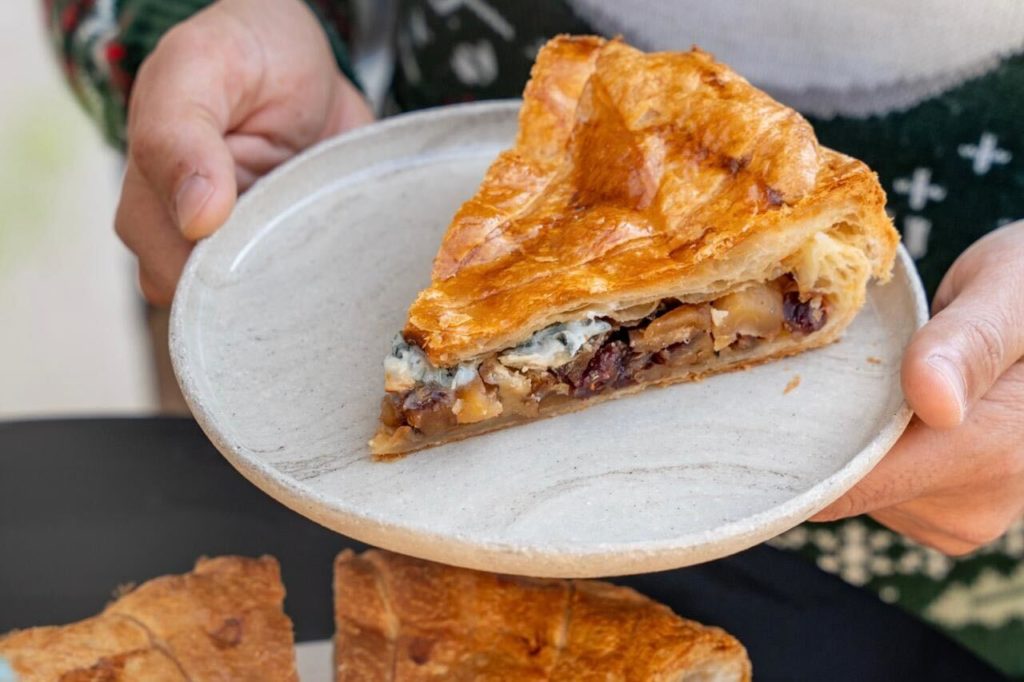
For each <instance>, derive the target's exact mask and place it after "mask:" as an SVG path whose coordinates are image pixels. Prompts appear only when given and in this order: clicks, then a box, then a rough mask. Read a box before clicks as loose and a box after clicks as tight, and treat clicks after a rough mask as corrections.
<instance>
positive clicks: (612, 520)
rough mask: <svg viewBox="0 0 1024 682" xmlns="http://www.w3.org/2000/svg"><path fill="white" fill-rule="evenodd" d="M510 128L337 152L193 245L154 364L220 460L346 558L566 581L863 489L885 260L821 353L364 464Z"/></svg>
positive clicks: (677, 552)
mask: <svg viewBox="0 0 1024 682" xmlns="http://www.w3.org/2000/svg"><path fill="white" fill-rule="evenodd" d="M517 109H518V103H516V102H498V103H483V104H473V105H463V106H457V107H451V108H445V109H437V110H432V111H428V112H424V113H416V114H411V115H406V116H401V117H397V118H394V119H391V120H388V121H386V122H384V123H381V124H378V125H375V126H372V127H369V128H365V129H362V130H359V131H356V132H354V133H352V134H349V135H346V136H343V137H340V138H337V139H334V140H331V141H329V142H327V143H325V144H323V145H321V146H319V147H317V148H315V149H313V150H311V151H309V152H308V153H306V154H304V155H302V156H301V157H298V158H297V159H295V160H294V161H292V162H290V163H289V164H287V165H285V166H284V167H282V168H280V169H278V170H277V171H275V172H274V173H273V174H271V175H270V176H269V177H267V178H266V179H265V180H263V181H262V182H260V183H258V184H257V185H256V186H255V187H254V188H253V189H252V190H251V191H250V192H249V193H248V194H246V195H245V197H244V198H243V199H242V201H241V202H240V203H239V205H238V207H237V209H236V210H235V213H234V215H233V216H232V218H231V220H230V222H229V223H228V224H227V225H225V226H224V228H223V229H221V230H220V231H219V232H217V233H216V234H215V235H214V236H213V237H211V238H210V239H207V240H206V241H204V242H203V243H202V244H200V245H199V246H198V247H197V248H196V249H195V251H194V253H193V255H192V257H191V259H190V260H189V263H188V266H187V267H186V269H185V273H184V275H183V277H182V279H181V283H180V285H179V287H178V292H177V296H176V299H175V304H174V310H173V319H172V324H171V352H172V357H173V360H174V366H175V370H176V372H177V375H178V379H179V382H180V383H181V387H182V389H183V391H184V394H185V398H186V399H187V400H188V403H189V405H190V406H191V408H192V411H193V413H194V414H195V416H196V418H197V419H198V421H199V423H200V424H201V425H202V427H203V429H204V430H205V431H206V433H207V435H208V436H209V437H210V439H211V440H212V441H213V443H214V444H215V445H216V446H217V448H218V449H219V450H220V451H221V452H222V453H223V454H224V456H225V457H227V458H228V459H229V460H230V461H231V463H232V464H233V465H234V466H235V467H236V468H237V469H238V470H239V471H240V472H241V473H242V474H243V475H245V476H246V477H247V478H248V479H249V480H250V481H252V482H253V483H255V484H256V485H257V486H259V487H260V488H262V489H263V490H264V491H266V492H267V493H268V494H270V495H272V496H273V497H275V498H277V499H278V500H280V501H281V502H283V503H284V504H286V505H288V506H289V507H291V508H292V509H294V510H296V511H298V512H299V513H301V514H304V515H306V516H308V517H310V518H312V519H314V520H315V521H317V522H319V523H322V524H323V525H325V526H327V527H329V528H332V529H334V530H336V531H338V532H340V533H343V534H345V535H348V536H350V537H353V538H356V539H358V540H362V541H365V542H367V543H370V544H373V545H377V546H380V547H384V548H387V549H391V550H395V551H398V552H403V553H406V554H411V555H414V556H419V557H423V558H427V559H433V560H436V561H442V562H446V563H450V564H456V565H462V566H468V567H471V568H478V569H485V570H491V571H501V572H506V573H521V574H531V575H538V576H567V577H568V576H575V577H591V576H603V575H613V574H626V573H637V572H646V571H656V570H661V569H667V568H671V567H677V566H683V565H687V564H692V563H697V562H701V561H707V560H709V559H713V558H716V557H720V556H723V555H726V554H729V553H732V552H736V551H739V550H741V549H744V548H746V547H748V546H751V545H753V544H756V543H758V542H761V541H763V540H766V539H768V538H771V537H773V536H775V535H776V534H778V533H780V532H782V531H784V530H786V529H788V528H790V527H792V526H794V525H796V524H798V523H799V522H801V521H802V520H804V519H806V518H807V517H808V516H810V515H811V514H813V513H814V512H815V511H817V510H818V509H820V508H822V507H824V506H825V505H827V504H828V503H829V502H831V501H832V500H834V499H835V498H837V497H838V496H839V495H840V494H842V493H843V492H844V491H845V490H847V489H848V488H849V487H850V486H852V485H853V484H854V483H855V482H856V481H857V480H858V479H860V478H861V477H862V476H864V475H865V474H866V473H867V472H868V471H870V469H871V468H872V467H873V466H874V465H875V464H876V463H877V462H878V460H879V458H880V457H882V455H883V454H884V453H885V452H886V451H887V450H888V448H889V447H890V446H891V445H892V443H893V442H894V441H895V440H896V438H897V437H898V436H899V434H900V433H901V432H902V431H903V429H904V427H905V426H906V424H907V421H908V419H909V417H910V412H909V410H908V408H907V407H906V405H905V403H904V401H903V396H902V394H901V392H900V387H899V359H900V354H901V351H902V349H903V348H904V347H905V345H906V344H907V341H908V339H909V338H910V336H911V334H912V333H913V332H914V330H915V329H916V328H917V327H918V326H920V325H921V324H922V323H923V321H924V320H925V319H926V316H927V313H926V304H925V300H924V296H923V293H922V291H921V287H920V284H919V282H918V280H917V278H916V275H915V274H913V266H912V264H911V263H910V261H909V259H908V258H907V256H906V254H905V253H904V252H902V251H901V254H900V259H899V260H898V262H897V265H896V273H895V277H894V278H893V280H892V282H890V283H889V284H887V285H886V286H882V287H872V288H871V290H870V292H869V295H868V302H867V305H866V306H865V308H864V310H863V311H862V312H861V313H860V315H859V316H858V317H857V319H856V321H855V322H854V323H853V325H852V326H851V327H850V329H849V330H848V331H847V333H846V335H845V337H844V338H843V339H842V340H841V341H840V342H839V343H836V344H834V345H832V346H830V347H828V348H824V349H821V350H817V351H813V352H810V353H806V354H804V355H800V356H797V357H794V358H791V359H788V360H784V361H781V362H775V363H772V364H768V365H764V366H761V367H757V368H755V369H751V370H749V371H745V372H739V373H733V374H727V375H724V376H719V377H714V378H711V379H708V380H706V381H704V382H701V383H696V384H684V385H678V386H673V387H670V388H663V389H658V390H650V391H647V392H646V393H643V394H640V395H637V396H633V397H629V398H626V399H623V400H617V401H611V402H609V403H605V404H602V405H598V406H595V407H593V408H590V409H587V410H584V411H582V412H579V413H576V414H571V415H567V416H563V417H558V418H555V419H549V420H545V421H540V422H537V423H534V424H530V425H527V426H519V427H515V428H512V429H509V430H506V431H501V432H498V433H495V434H491V435H486V436H481V437H477V438H473V439H469V440H467V441H463V442H460V443H456V444H453V445H448V446H444V447H440V448H435V449H431V450H426V451H423V452H420V453H418V454H414V455H412V456H409V457H407V458H405V459H402V460H399V461H397V462H391V463H377V462H374V461H372V460H371V458H370V455H369V451H368V449H367V445H366V441H367V440H368V439H369V438H370V436H371V435H372V434H373V432H374V429H375V427H376V424H377V410H378V405H379V403H380V398H381V396H382V391H383V386H382V382H383V371H382V367H381V362H382V359H383V358H384V356H385V355H386V354H387V353H388V351H389V349H390V344H391V339H392V337H393V335H394V334H395V332H396V331H397V330H399V329H401V327H402V326H403V323H404V320H405V311H406V308H407V306H408V305H409V303H410V302H411V301H412V300H413V297H414V296H415V294H416V292H417V291H418V290H419V289H420V288H422V287H423V286H424V285H426V284H427V283H428V280H429V273H430V266H431V261H432V259H433V257H434V253H435V251H436V250H437V246H438V244H439V241H440V239H441V235H442V234H443V232H444V230H445V228H446V226H447V224H448V220H449V218H450V217H451V215H452V214H453V213H454V211H455V210H456V209H457V208H458V206H459V205H460V203H461V202H463V201H464V200H465V199H467V198H468V197H470V196H471V195H472V194H473V192H474V190H475V189H476V187H477V185H478V183H479V182H480V179H481V177H482V175H483V172H484V170H485V169H486V168H487V165H488V164H489V163H490V161H491V160H492V159H493V158H494V157H495V155H496V154H497V153H498V151H499V150H501V149H502V148H504V147H506V146H508V145H509V144H510V142H511V140H512V138H513V135H514V132H515V126H516V118H515V117H516V112H517ZM797 378H799V385H798V386H796V388H793V389H792V390H790V391H788V392H787V391H786V389H787V386H788V387H791V388H792V385H793V384H795V383H796V380H797Z"/></svg>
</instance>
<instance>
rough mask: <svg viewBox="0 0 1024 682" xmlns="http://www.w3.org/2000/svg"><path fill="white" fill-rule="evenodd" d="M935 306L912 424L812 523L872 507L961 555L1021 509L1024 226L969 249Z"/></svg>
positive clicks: (910, 395)
mask: <svg viewBox="0 0 1024 682" xmlns="http://www.w3.org/2000/svg"><path fill="white" fill-rule="evenodd" d="M933 308H934V312H935V316H934V317H933V318H932V320H931V321H930V322H929V323H928V324H927V325H925V326H924V327H923V328H921V329H920V330H919V331H918V332H917V334H916V335H915V336H914V338H913V340H912V341H911V343H910V345H909V346H908V348H907V351H906V353H905V355H904V357H903V365H902V380H903V392H904V393H905V394H906V396H907V401H908V402H909V403H910V406H911V407H912V408H913V409H914V412H915V417H914V418H913V420H912V421H911V423H910V426H909V427H908V429H907V431H906V432H905V433H904V434H903V436H902V437H901V438H900V440H899V441H898V442H897V443H896V445H895V446H894V447H893V449H892V450H891V451H890V452H889V453H888V454H887V455H886V456H885V458H884V459H883V460H882V461H881V462H880V463H879V464H878V466H877V467H875V469H874V470H873V471H872V472H871V473H870V474H868V476H867V477H865V478H864V479H863V480H862V481H861V482H860V483H858V484H857V485H856V486H855V487H854V488H853V489H852V490H850V491H849V492H847V493H846V494H845V495H844V496H843V497H841V498H840V499H839V500H837V501H836V502H834V503H833V504H831V505H830V506H829V507H827V508H826V509H824V510H823V511H821V512H819V513H818V514H817V515H815V516H814V517H813V518H812V520H813V521H831V520H835V519H840V518H844V517H847V516H854V515H857V514H864V513H868V514H870V515H871V516H873V517H874V518H875V519H876V520H877V521H879V522H880V523H883V524H885V525H886V526H888V527H889V528H891V529H893V530H895V531H897V532H899V533H902V534H904V535H906V536H908V537H910V538H912V539H914V540H917V541H918V542H921V543H923V544H925V545H929V546H931V547H934V548H936V549H938V550H940V551H942V552H945V553H947V554H965V553H967V552H970V551H972V550H974V549H977V548H978V547H980V546H982V545H986V544H988V543H990V542H992V541H993V540H995V539H997V538H998V537H1000V536H1001V535H1002V534H1003V533H1004V532H1005V531H1006V529H1007V528H1008V527H1009V525H1010V524H1011V523H1013V522H1014V521H1016V520H1017V519H1019V518H1020V517H1021V515H1022V513H1024V361H1022V356H1024V221H1021V222H1018V223H1014V224H1012V225H1008V226H1006V227H1003V228H1001V229H999V230H996V231H995V232H993V233H991V234H989V235H987V236H986V237H984V238H983V239H980V240H979V241H978V242H976V243H975V244H974V245H973V246H972V247H971V248H969V249H968V250H967V251H965V252H964V253H963V254H962V255H961V256H960V258H959V259H957V261H956V263H954V264H953V267H952V268H950V270H949V272H948V273H946V277H945V278H944V279H943V281H942V284H941V286H940V287H939V290H938V293H937V295H936V297H935V301H934V304H933Z"/></svg>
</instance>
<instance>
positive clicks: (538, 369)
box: [371, 36, 898, 457]
mask: <svg viewBox="0 0 1024 682" xmlns="http://www.w3.org/2000/svg"><path fill="white" fill-rule="evenodd" d="M884 206H885V193H884V192H883V190H882V188H881V186H880V185H879V183H878V180H877V178H876V176H875V174H874V173H873V172H872V171H871V170H870V169H868V167H867V166H865V165H864V164H863V163H861V162H860V161H857V160H856V159H852V158H850V157H848V156H844V155H843V154H840V153H838V152H835V151H832V150H831V149H827V148H825V147H822V146H820V145H819V144H818V142H817V140H816V138H815V136H814V131H813V130H812V128H811V126H810V124H809V123H808V122H807V121H806V120H804V119H803V118H802V117H801V116H800V115H799V114H797V113H796V112H795V111H793V110H792V109H789V108H788V107H785V106H783V105H782V104H780V103H778V102H776V101H774V100H773V99H771V98H770V97H769V96H768V95H766V94H764V93H763V92H761V91H760V90H757V89H756V88H754V87H753V86H751V85H750V84H749V83H747V81H745V80H744V79H743V78H741V77H740V76H739V75H737V74H736V73H734V72H733V71H732V70H730V69H729V68H728V67H727V66H725V65H723V64H720V63H718V62H716V61H715V60H714V59H713V58H712V57H711V56H710V55H708V54H706V53H704V52H701V51H699V50H697V49H694V50H692V51H690V52H683V53H653V54H645V53H642V52H640V51H638V50H635V49H633V48H631V47H629V46H627V45H625V44H624V43H622V42H620V41H605V40H602V39H600V38H594V37H564V36H563V37H558V38H555V39H553V40H552V41H551V42H549V43H548V44H547V45H546V46H545V47H544V48H543V49H542V50H541V51H540V53H539V54H538V57H537V62H536V64H535V65H534V67H533V72H532V77H531V80H530V82H529V84H528V85H527V87H526V90H525V92H524V95H523V106H522V110H521V112H520V116H519V132H518V135H517V138H516V142H515V145H514V146H513V147H512V148H511V149H509V150H507V151H505V152H503V153H502V154H500V155H499V157H498V158H497V160H495V161H494V163H493V164H492V165H491V167H490V169H489V170H488V171H487V174H486V176H485V177H484V180H483V183H482V184H481V186H480V188H479V189H478V191H477V193H476V195H475V196H474V197H473V198H471V199H470V200H469V201H467V202H466V203H465V204H464V205H463V206H462V208H461V209H460V210H459V211H458V213H457V214H456V215H455V217H454V219H453V221H452V223H451V225H450V226H449V228H448V231H447V233H446V234H445V236H444V240H443V242H442V244H441V247H440V250H439V252H438V254H437V258H436V260H435V261H434V269H433V273H432V281H431V284H430V286H429V287H427V288H426V289H424V290H423V291H422V292H420V294H419V296H418V297H417V298H416V300H415V302H413V304H412V306H411V308H410V309H409V316H408V322H407V324H406V326H405V329H404V330H403V332H402V334H401V335H400V336H399V337H397V338H396V340H395V343H394V345H393V350H392V353H391V355H390V356H389V357H388V358H387V359H386V360H385V390H386V397H385V399H384V401H383V404H382V409H381V425H380V428H379V431H378V433H377V435H376V436H375V437H374V438H373V440H372V441H371V449H372V450H373V452H374V453H375V454H376V455H377V456H380V457H387V456H393V455H398V454H402V453H405V452H409V451H412V450H416V449H419V448H423V447H428V446H431V445H436V444H439V443H443V442H447V441H451V440H456V439H459V438H464V437H466V436H471V435H474V434H478V433H483V432H486V431H491V430H494V429H497V428H502V427H505V426H510V425H513V424H516V423H520V422H523V421H528V420H532V419H537V418H540V417H546V416H551V415H556V414H560V413H564V412H569V411H572V410H577V409H581V408H583V407H586V406H587V405H590V404H593V403H595V402H598V401H601V400H606V399H608V398H613V397H617V396H620V395H623V394H627V393H631V392H635V391H639V390H642V389H644V388H645V387H647V386H652V385H658V384H669V383H674V382H679V381H689V380H694V379H699V378H701V377H703V376H706V375H709V374H715V373H717V372H723V371H728V370H733V369H737V368H741V367H746V366H749V365H752V364H755V363H758V362H763V361H766V360H770V359H773V358H779V357H783V356H787V355H792V354H794V353H799V352H801V351H804V350H807V349H810V348H815V347H818V346H821V345H824V344H827V343H829V342H831V341H833V340H835V339H836V338H837V337H838V336H839V334H840V333H841V332H842V330H843V329H844V328H845V327H846V326H847V325H848V324H849V323H850V321H851V320H852V319H853V317H854V315H855V314H856V313H857V311H858V310H859V309H860V307H861V306H862V305H863V303H864V299H865V289H866V286H867V283H868V281H869V279H871V278H872V277H876V278H878V279H879V280H882V281H884V280H887V279H888V278H889V277H890V275H891V270H892V265H893V260H894V258H895V253H896V246H897V243H898V235H897V233H896V231H895V230H894V229H893V227H892V223H891V221H890V220H889V218H888V217H887V216H886V214H885V210H884Z"/></svg>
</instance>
